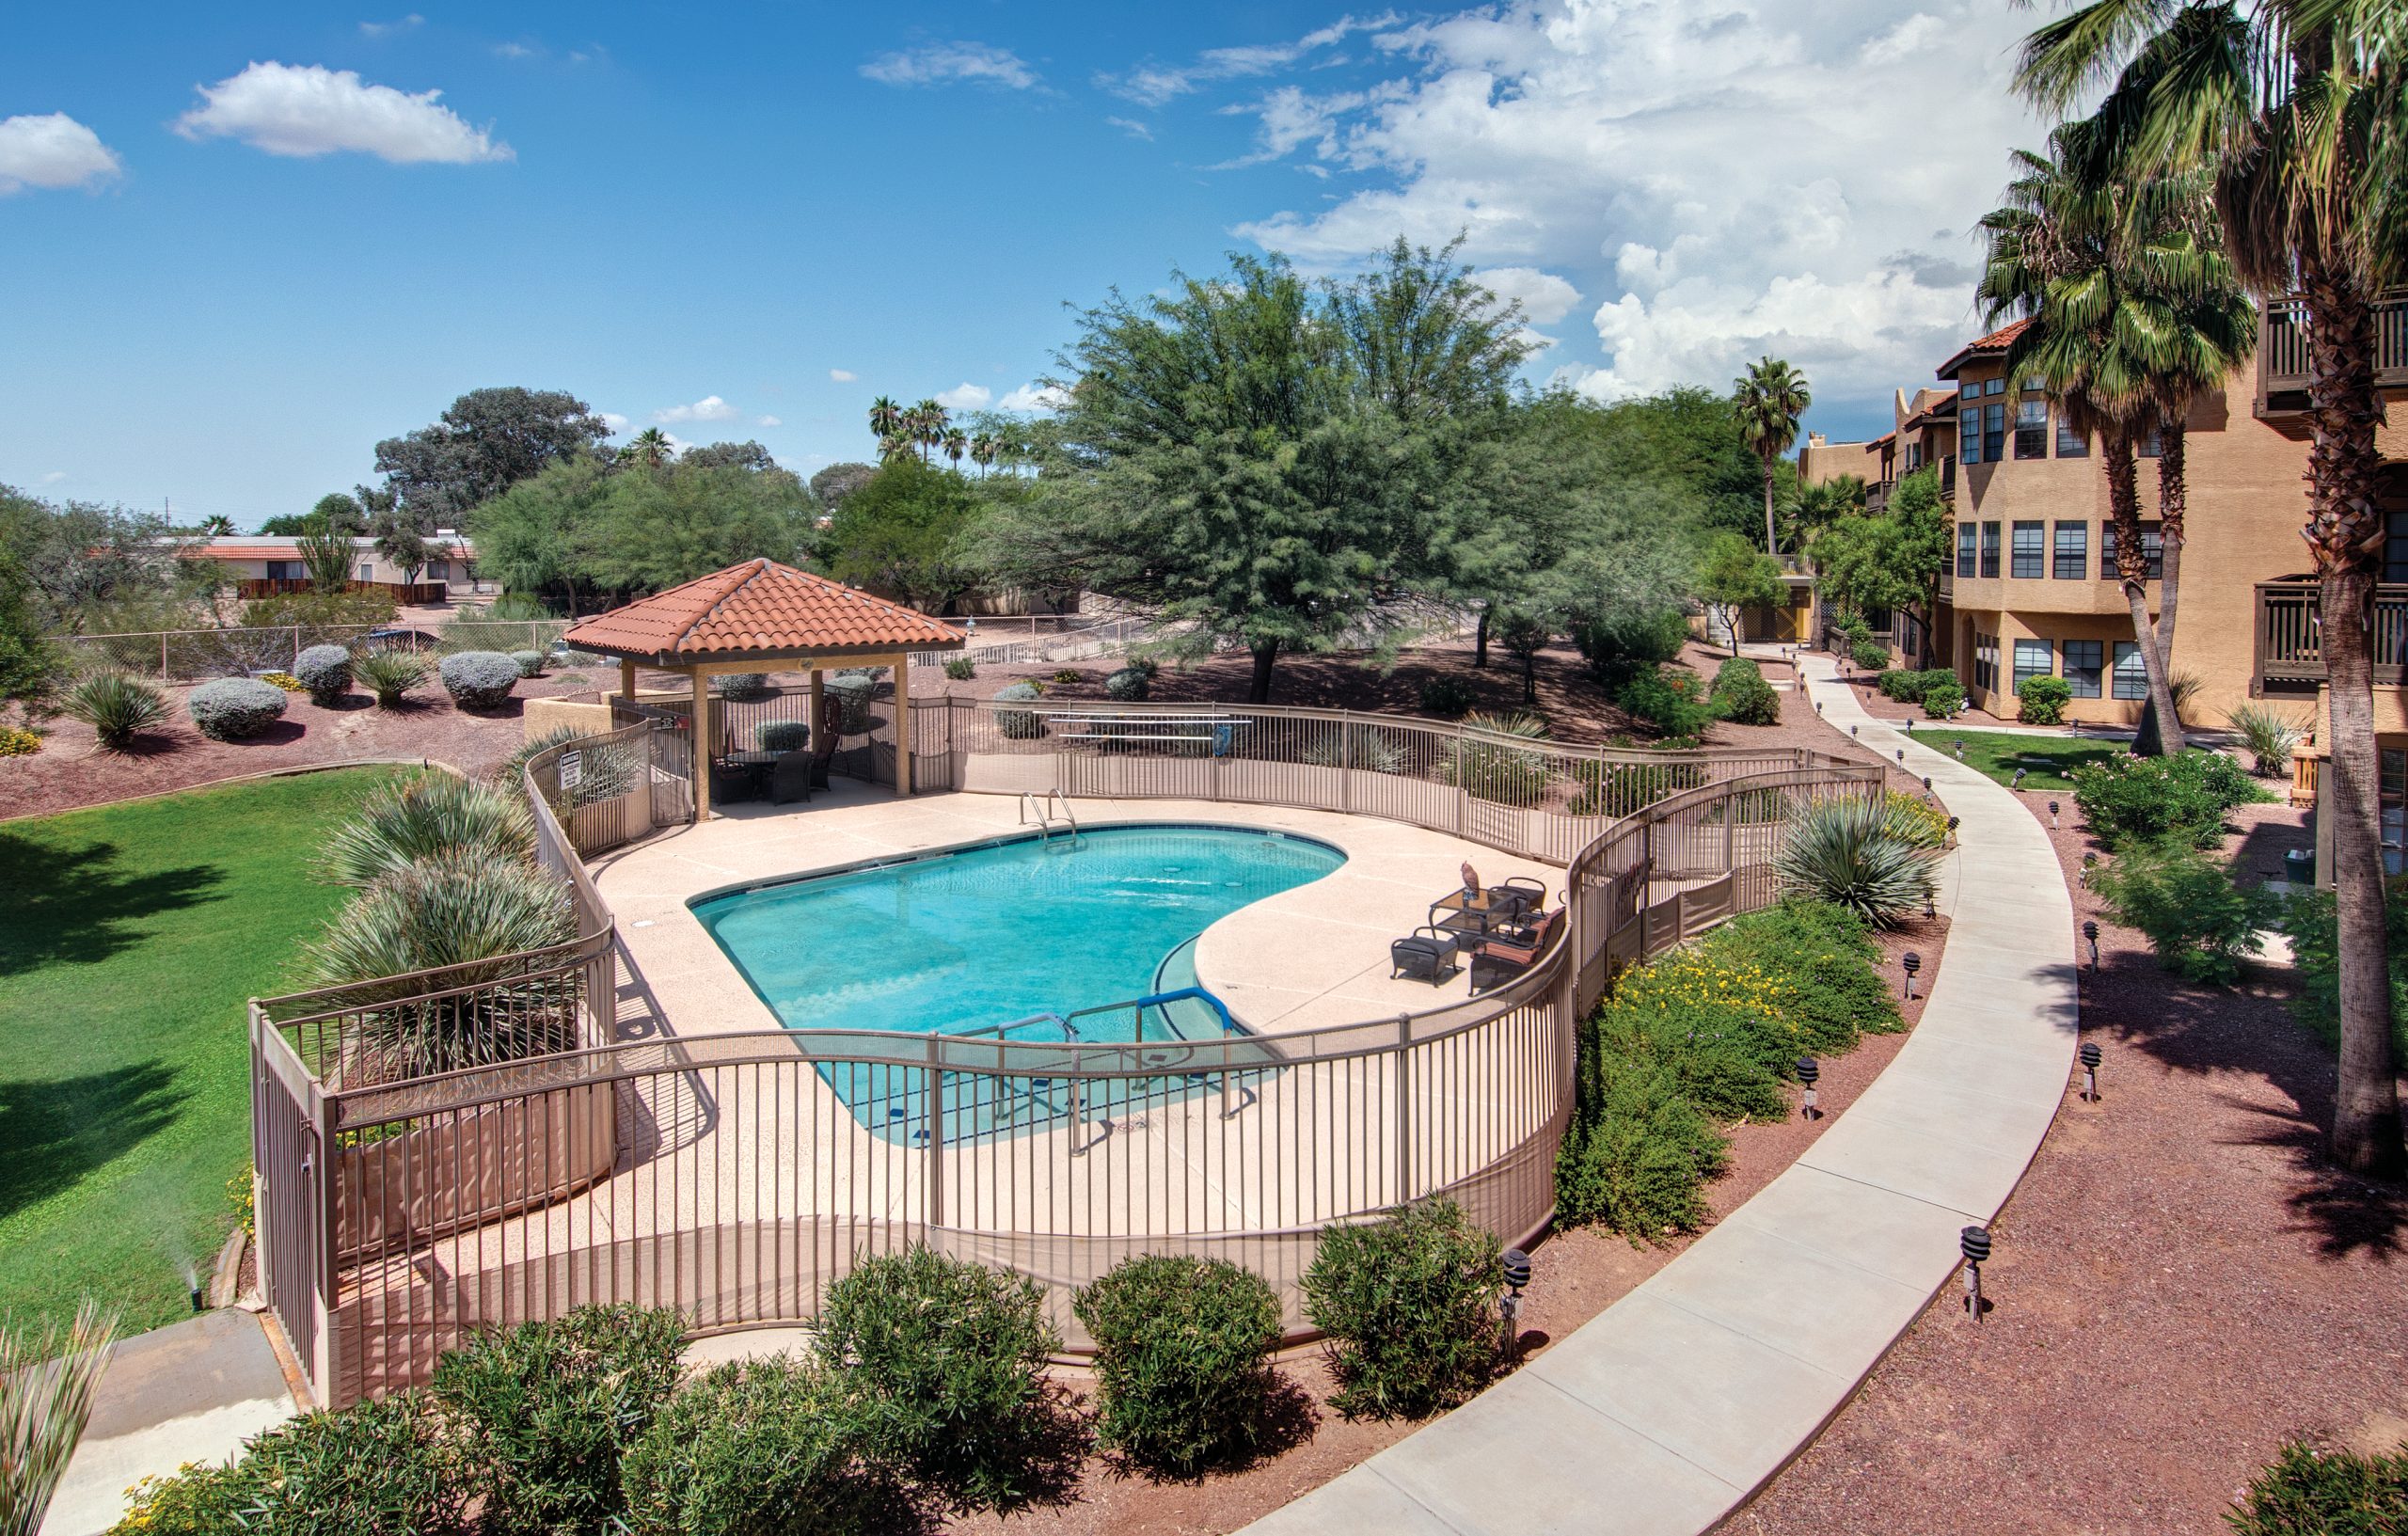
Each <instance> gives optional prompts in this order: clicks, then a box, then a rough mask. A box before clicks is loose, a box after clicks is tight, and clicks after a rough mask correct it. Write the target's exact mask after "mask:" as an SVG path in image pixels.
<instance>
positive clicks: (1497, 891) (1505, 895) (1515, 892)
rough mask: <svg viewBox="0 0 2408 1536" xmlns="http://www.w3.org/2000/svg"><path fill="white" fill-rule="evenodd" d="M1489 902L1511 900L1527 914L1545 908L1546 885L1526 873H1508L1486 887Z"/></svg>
mask: <svg viewBox="0 0 2408 1536" xmlns="http://www.w3.org/2000/svg"><path fill="white" fill-rule="evenodd" d="M1488 899H1489V900H1490V901H1491V902H1509V901H1510V902H1512V903H1513V904H1514V905H1515V906H1516V907H1518V908H1520V910H1521V912H1522V913H1523V914H1524V915H1527V914H1529V913H1531V912H1537V911H1545V910H1546V886H1545V883H1543V882H1541V881H1539V880H1534V879H1530V877H1529V876H1528V875H1508V876H1506V877H1505V879H1504V880H1503V881H1502V882H1501V883H1499V884H1497V885H1492V886H1490V887H1489V888H1488Z"/></svg>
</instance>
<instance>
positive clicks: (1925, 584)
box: [1813, 466, 1951, 667]
mask: <svg viewBox="0 0 2408 1536" xmlns="http://www.w3.org/2000/svg"><path fill="white" fill-rule="evenodd" d="M1950 533H1951V526H1950V521H1949V514H1948V505H1947V503H1946V502H1944V501H1942V500H1941V499H1940V473H1939V471H1938V470H1937V469H1934V468H1932V467H1928V466H1926V467H1924V468H1921V469H1918V470H1916V471H1915V472H1914V473H1913V474H1910V475H1908V476H1907V477H1905V478H1904V479H1902V480H1900V481H1899V482H1898V484H1897V488H1896V489H1895V490H1893V491H1892V492H1891V493H1890V501H1889V505H1888V506H1886V507H1884V508H1883V509H1882V510H1881V511H1880V512H1878V513H1856V514H1851V515H1846V516H1843V517H1841V518H1840V519H1839V520H1838V521H1836V522H1834V523H1832V524H1831V526H1830V528H1828V529H1826V530H1823V532H1822V533H1820V534H1819V535H1817V536H1816V537H1815V540H1814V546H1813V549H1814V579H1815V584H1816V585H1817V586H1818V587H1819V588H1820V589H1821V590H1822V593H1823V595H1824V596H1825V597H1827V598H1828V599H1830V602H1831V603H1832V604H1833V605H1835V606H1836V607H1838V608H1839V609H1840V610H1842V611H1844V612H1848V613H1863V612H1866V611H1868V610H1874V609H1883V610H1890V611H1893V612H1898V611H1905V610H1914V611H1915V612H1917V613H1918V614H1919V615H1920V616H1921V617H1922V619H1923V621H1924V623H1923V632H1924V641H1923V655H1922V656H1921V657H1919V658H1918V659H1919V660H1920V662H1921V663H1922V664H1923V665H1924V666H1926V667H1927V666H1929V665H1930V664H1931V659H1932V657H1931V637H1932V623H1933V619H1934V617H1935V615H1936V614H1937V613H1938V612H1939V608H1940V578H1941V577H1942V576H1943V575H1945V574H1947V570H1948V559H1949V537H1950Z"/></svg>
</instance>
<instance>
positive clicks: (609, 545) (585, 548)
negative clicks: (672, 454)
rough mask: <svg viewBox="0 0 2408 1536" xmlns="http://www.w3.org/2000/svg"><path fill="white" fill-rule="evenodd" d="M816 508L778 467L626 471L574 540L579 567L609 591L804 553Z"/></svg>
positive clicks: (612, 479) (655, 586)
mask: <svg viewBox="0 0 2408 1536" xmlns="http://www.w3.org/2000/svg"><path fill="white" fill-rule="evenodd" d="M813 511H814V509H813V507H812V504H811V497H810V493H809V492H808V491H806V490H805V489H804V488H803V485H802V482H801V481H800V479H798V478H797V477H795V476H794V475H792V474H789V473H787V472H786V471H784V470H783V469H777V470H769V471H766V472H763V471H755V470H750V469H729V468H713V467H707V466H705V467H691V466H688V465H685V464H682V463H677V464H671V465H668V466H666V467H662V468H659V469H628V470H624V471H622V472H620V473H618V474H615V475H610V476H608V477H607V480H606V483H605V484H604V487H603V493H602V496H601V499H600V502H599V505H598V506H597V507H596V508H595V511H594V517H593V520H592V521H591V522H590V523H589V524H588V525H587V527H586V528H584V529H583V530H580V532H579V535H578V538H577V540H576V542H575V546H574V547H575V549H576V551H577V562H576V569H577V574H578V576H579V577H581V578H583V579H584V580H585V581H586V582H587V583H588V584H590V585H591V586H593V587H594V588H597V589H599V590H602V591H608V592H628V593H639V592H658V591H661V590H662V589H664V588H668V587H673V586H675V585H677V584H678V583H679V582H681V581H691V580H693V579H694V578H696V577H702V576H708V575H709V574H710V573H711V572H713V571H718V570H723V569H725V568H726V567H728V566H730V565H734V564H736V563H737V562H739V561H747V560H755V559H760V558H763V557H766V558H768V559H770V560H774V561H778V562H782V563H784V564H792V563H794V562H796V561H798V560H800V559H801V558H802V551H803V548H804V546H805V545H806V543H807V542H808V541H809V539H810V537H811V517H812V513H813Z"/></svg>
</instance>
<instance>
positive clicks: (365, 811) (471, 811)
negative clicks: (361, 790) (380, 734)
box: [318, 773, 535, 886]
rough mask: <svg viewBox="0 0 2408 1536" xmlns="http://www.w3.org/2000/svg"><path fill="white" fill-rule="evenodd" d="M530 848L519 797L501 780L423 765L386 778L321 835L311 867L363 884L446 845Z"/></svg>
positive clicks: (496, 851)
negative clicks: (407, 774)
mask: <svg viewBox="0 0 2408 1536" xmlns="http://www.w3.org/2000/svg"><path fill="white" fill-rule="evenodd" d="M534 852H535V821H534V817H533V816H531V815H530V814H529V813H528V810H527V799H526V797H525V796H523V795H520V794H518V793H516V792H515V791H514V790H513V789H511V788H510V787H509V786H507V785H503V784H479V783H477V782H476V781H474V780H471V779H455V778H453V777H452V775H451V774H448V773H425V774H420V776H419V777H417V778H415V779H408V780H404V781H403V782H402V783H399V784H388V785H386V786H385V787H384V788H382V789H378V790H376V791H375V792H373V793H372V794H371V795H370V796H369V797H368V799H367V800H365V801H364V802H362V803H361V805H360V807H359V815H358V816H357V818H356V819H355V820H353V821H351V822H350V823H348V824H347V825H345V826H344V827H343V828H342V829H341V830H340V831H337V832H336V833H335V834H334V836H333V837H331V838H329V839H327V842H326V847H325V852H324V853H323V854H321V855H320V856H319V860H318V872H319V874H320V875H321V876H323V877H324V878H325V879H328V880H331V881H333V882H334V883H335V884H337V885H361V886H364V885H369V884H372V883H373V882H374V881H376V880H378V879H382V878H383V877H385V876H387V875H390V874H393V873H394V872H396V871H398V870H404V869H407V868H408V867H409V866H410V865H412V864H414V863H421V862H423V861H425V860H429V859H434V858H438V857H440V856H442V855H444V854H447V853H475V854H489V855H491V856H493V857H494V858H497V859H510V860H516V861H519V862H522V863H523V862H525V861H527V860H529V859H531V858H532V857H533V856H534Z"/></svg>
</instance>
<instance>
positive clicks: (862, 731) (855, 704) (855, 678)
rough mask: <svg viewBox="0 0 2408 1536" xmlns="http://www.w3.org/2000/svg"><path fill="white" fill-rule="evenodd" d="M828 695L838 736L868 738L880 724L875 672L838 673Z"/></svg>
mask: <svg viewBox="0 0 2408 1536" xmlns="http://www.w3.org/2000/svg"><path fill="white" fill-rule="evenodd" d="M1021 686H1023V687H1026V686H1030V685H1025V684H1023V685H1021ZM1005 691H1006V692H1008V691H1010V690H1009V689H1006V690H1005ZM828 696H829V697H830V698H832V699H833V700H835V701H836V709H837V715H838V719H837V721H836V734H837V735H838V736H867V735H868V734H869V732H870V731H871V730H872V729H873V728H874V727H875V726H876V725H877V724H878V717H877V716H876V715H875V714H874V713H872V712H871V709H870V704H871V701H872V700H874V699H876V698H877V697H878V673H876V672H874V671H866V670H864V671H859V672H840V673H837V674H836V675H835V676H833V677H831V678H830V679H828Z"/></svg>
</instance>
